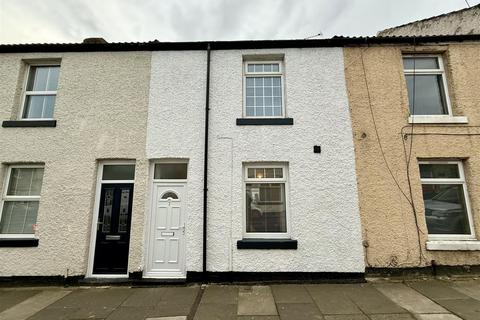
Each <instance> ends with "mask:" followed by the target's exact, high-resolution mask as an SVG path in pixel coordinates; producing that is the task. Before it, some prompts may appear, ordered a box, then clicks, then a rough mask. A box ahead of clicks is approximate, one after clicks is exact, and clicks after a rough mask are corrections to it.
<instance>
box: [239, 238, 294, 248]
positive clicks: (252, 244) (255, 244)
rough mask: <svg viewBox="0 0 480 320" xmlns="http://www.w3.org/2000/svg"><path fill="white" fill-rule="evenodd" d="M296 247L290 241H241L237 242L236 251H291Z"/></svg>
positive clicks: (292, 241)
mask: <svg viewBox="0 0 480 320" xmlns="http://www.w3.org/2000/svg"><path fill="white" fill-rule="evenodd" d="M297 247H298V243H297V240H292V239H242V240H238V241H237V249H293V250H296V249H297Z"/></svg>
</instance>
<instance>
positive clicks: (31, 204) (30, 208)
mask: <svg viewBox="0 0 480 320" xmlns="http://www.w3.org/2000/svg"><path fill="white" fill-rule="evenodd" d="M43 170H44V169H43V165H12V166H10V167H8V170H7V176H6V179H5V184H4V188H3V193H2V206H1V211H0V238H33V237H34V235H35V231H36V223H37V213H38V206H39V203H40V193H41V189H42V181H43Z"/></svg>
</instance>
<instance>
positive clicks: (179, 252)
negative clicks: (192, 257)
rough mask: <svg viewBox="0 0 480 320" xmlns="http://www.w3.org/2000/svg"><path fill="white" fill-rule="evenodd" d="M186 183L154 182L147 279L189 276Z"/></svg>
mask: <svg viewBox="0 0 480 320" xmlns="http://www.w3.org/2000/svg"><path fill="white" fill-rule="evenodd" d="M184 195H185V184H164V183H154V185H153V202H152V208H151V211H150V212H151V218H150V235H149V242H148V252H147V261H146V264H147V265H146V274H145V276H146V277H152V278H184V277H185V203H186V202H185V200H184Z"/></svg>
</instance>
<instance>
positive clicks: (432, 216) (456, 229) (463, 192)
mask: <svg viewBox="0 0 480 320" xmlns="http://www.w3.org/2000/svg"><path fill="white" fill-rule="evenodd" d="M419 166H420V179H421V182H422V191H423V201H424V206H425V219H426V223H427V229H428V238H429V240H469V239H475V232H474V228H473V219H472V212H471V208H470V203H469V200H468V192H467V184H466V181H465V174H464V171H463V164H462V162H461V161H420V162H419Z"/></svg>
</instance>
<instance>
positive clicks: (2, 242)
mask: <svg viewBox="0 0 480 320" xmlns="http://www.w3.org/2000/svg"><path fill="white" fill-rule="evenodd" d="M0 247H38V239H31V238H30V239H0Z"/></svg>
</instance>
